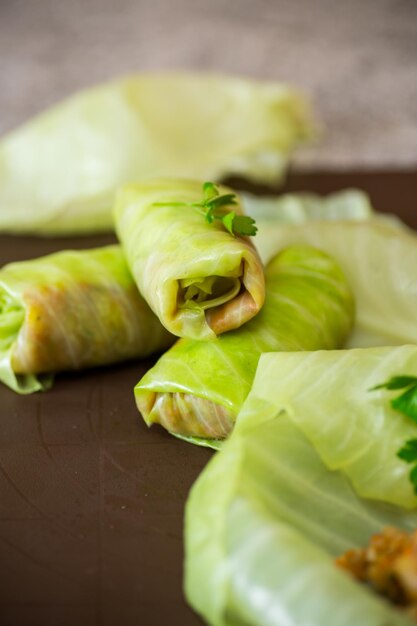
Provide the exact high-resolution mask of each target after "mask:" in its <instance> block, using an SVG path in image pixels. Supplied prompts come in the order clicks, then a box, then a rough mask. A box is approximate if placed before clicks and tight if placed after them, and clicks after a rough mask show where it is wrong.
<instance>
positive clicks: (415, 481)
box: [409, 465, 417, 494]
mask: <svg viewBox="0 0 417 626" xmlns="http://www.w3.org/2000/svg"><path fill="white" fill-rule="evenodd" d="M409 477H410V481H411V484H412V485H413V487H414V493H415V494H417V465H414V467H413V468H412V469H411V472H410V473H409Z"/></svg>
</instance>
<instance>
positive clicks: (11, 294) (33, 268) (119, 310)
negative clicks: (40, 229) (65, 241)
mask: <svg viewBox="0 0 417 626" xmlns="http://www.w3.org/2000/svg"><path fill="white" fill-rule="evenodd" d="M173 341H174V337H173V336H172V335H170V334H169V333H168V332H167V331H166V329H165V328H164V327H163V326H162V325H161V324H160V323H159V320H158V319H157V318H156V317H155V316H154V314H153V313H152V311H151V310H150V309H149V307H148V305H147V304H146V302H145V301H144V300H143V299H142V298H141V296H140V294H139V292H138V290H137V288H136V285H135V283H134V281H133V278H132V276H131V274H130V272H129V270H128V267H127V265H126V261H125V259H124V256H123V253H122V250H121V248H120V246H107V247H104V248H96V249H92V250H83V251H64V252H58V253H56V254H51V255H48V256H45V257H42V258H39V259H34V260H31V261H21V262H17V263H10V264H9V265H6V266H5V267H3V268H2V269H1V270H0V380H1V381H2V382H3V383H5V384H6V385H7V386H8V387H10V388H11V389H13V390H14V391H17V392H19V393H22V394H25V393H31V392H33V391H39V390H44V389H46V388H48V387H49V386H50V385H51V383H52V376H51V375H50V374H49V373H50V372H54V371H59V370H72V369H80V368H84V367H91V366H96V365H105V364H109V363H116V362H118V361H124V360H127V359H133V358H139V357H145V356H148V355H149V354H151V353H152V352H157V351H160V350H162V349H165V348H167V347H168V346H170V345H171V344H172V343H173Z"/></svg>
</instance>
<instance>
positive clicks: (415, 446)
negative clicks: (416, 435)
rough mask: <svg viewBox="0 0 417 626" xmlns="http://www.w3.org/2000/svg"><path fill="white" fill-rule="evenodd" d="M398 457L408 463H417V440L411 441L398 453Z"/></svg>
mask: <svg viewBox="0 0 417 626" xmlns="http://www.w3.org/2000/svg"><path fill="white" fill-rule="evenodd" d="M397 456H398V457H399V458H400V459H402V460H403V461H405V462H406V463H413V462H414V461H417V439H409V440H408V441H406V442H405V444H404V445H403V447H402V448H400V449H399V450H398V452H397Z"/></svg>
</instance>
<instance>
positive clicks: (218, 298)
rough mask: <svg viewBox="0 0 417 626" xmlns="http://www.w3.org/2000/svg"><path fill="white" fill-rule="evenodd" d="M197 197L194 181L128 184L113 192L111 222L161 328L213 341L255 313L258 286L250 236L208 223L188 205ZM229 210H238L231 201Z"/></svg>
mask: <svg viewBox="0 0 417 626" xmlns="http://www.w3.org/2000/svg"><path fill="white" fill-rule="evenodd" d="M209 184H210V183H209ZM218 192H219V194H220V195H225V194H230V193H231V190H230V189H227V188H226V187H220V188H219V189H218ZM232 195H234V194H233V193H232ZM202 197H203V184H202V183H201V182H195V181H179V180H169V179H168V180H158V181H150V182H146V183H141V184H136V185H129V186H126V187H124V188H123V189H121V190H120V192H119V193H118V194H117V200H116V206H115V220H116V230H117V234H118V237H119V239H120V241H121V243H122V247H123V250H124V252H125V255H126V259H127V262H128V265H129V267H130V270H131V272H132V274H133V276H134V278H135V280H136V283H137V285H138V287H139V291H140V292H141V294H142V295H143V297H144V298H145V300H146V301H147V302H148V304H149V306H150V307H151V309H152V310H153V311H154V313H155V314H156V315H157V316H158V317H159V319H160V320H161V322H162V324H163V325H164V326H165V327H166V328H167V329H168V330H169V331H170V332H171V333H173V334H174V335H178V336H180V337H183V336H185V337H190V338H192V339H213V338H214V337H215V336H216V335H218V334H220V333H223V332H225V331H228V330H231V329H233V328H238V327H239V326H241V325H242V324H244V323H245V322H246V321H247V320H249V319H250V318H252V317H253V316H254V315H255V314H256V313H257V312H258V311H259V309H260V308H261V306H262V305H263V302H264V299H265V283H264V273H263V265H262V263H261V261H260V259H259V256H258V253H257V252H256V250H255V248H254V246H253V244H252V242H251V241H250V238H249V237H240V236H235V235H233V234H231V233H230V232H228V231H227V230H226V228H225V227H224V226H223V224H222V222H220V221H219V220H216V221H214V222H212V223H211V224H210V223H208V222H207V220H206V219H205V216H204V215H203V214H202V213H201V210H199V209H198V207H195V206H190V204H192V203H197V202H199V201H201V200H202ZM236 201H237V200H236ZM227 208H228V207H224V209H226V212H228V211H227ZM231 209H233V211H234V212H235V213H236V214H239V213H242V211H241V209H240V205H239V204H233V205H230V210H231Z"/></svg>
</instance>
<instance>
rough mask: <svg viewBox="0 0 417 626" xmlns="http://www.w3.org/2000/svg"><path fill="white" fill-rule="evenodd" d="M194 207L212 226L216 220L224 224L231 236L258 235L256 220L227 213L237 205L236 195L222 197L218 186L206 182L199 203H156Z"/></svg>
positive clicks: (157, 203) (231, 212)
mask: <svg viewBox="0 0 417 626" xmlns="http://www.w3.org/2000/svg"><path fill="white" fill-rule="evenodd" d="M167 204H169V205H170V206H192V207H195V208H197V209H199V210H200V213H202V214H203V215H204V217H205V218H206V221H207V222H208V223H209V224H212V223H213V222H214V220H219V221H220V222H222V223H223V226H224V227H225V228H226V230H228V231H229V233H230V234H231V235H247V236H249V237H253V236H254V235H256V232H257V230H258V229H257V228H256V226H255V220H254V219H252V218H251V217H249V216H248V215H236V213H235V212H234V211H226V210H225V207H227V206H230V205H234V204H237V200H236V195H235V194H234V193H224V194H222V195H220V192H219V189H218V187H217V185H215V184H214V183H210V182H206V183H204V185H203V198H202V199H201V200H200V201H199V202H169V203H168V202H155V203H154V206H166V205H167Z"/></svg>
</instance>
